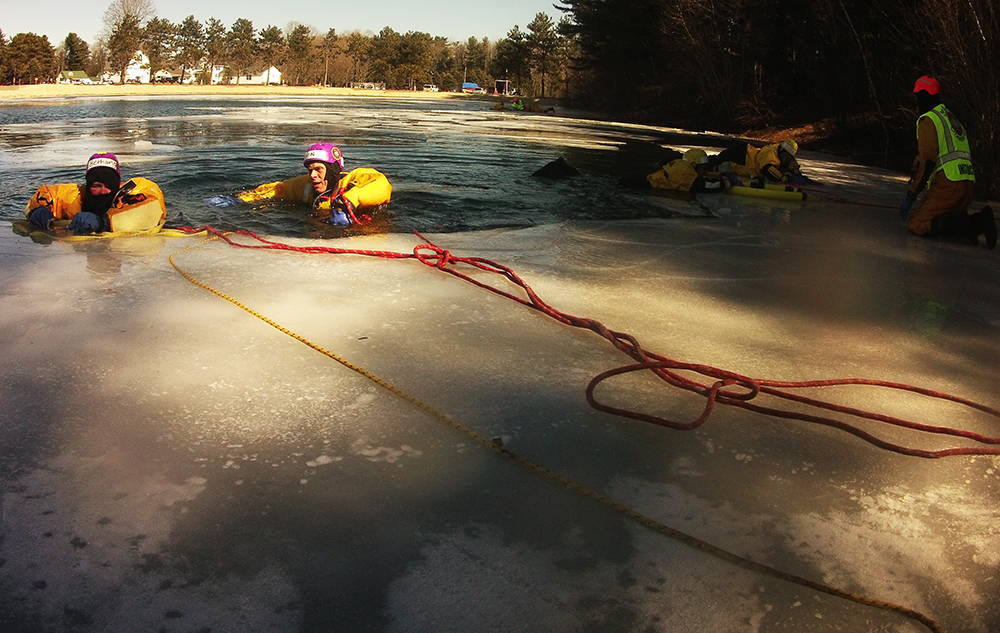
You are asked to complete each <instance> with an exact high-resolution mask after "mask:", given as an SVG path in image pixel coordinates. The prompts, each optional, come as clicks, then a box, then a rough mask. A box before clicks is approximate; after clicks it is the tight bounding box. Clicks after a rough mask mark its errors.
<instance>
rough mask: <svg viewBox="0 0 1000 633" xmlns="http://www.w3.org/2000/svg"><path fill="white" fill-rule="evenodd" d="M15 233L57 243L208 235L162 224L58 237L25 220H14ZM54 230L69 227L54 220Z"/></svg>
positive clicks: (65, 222) (66, 223)
mask: <svg viewBox="0 0 1000 633" xmlns="http://www.w3.org/2000/svg"><path fill="white" fill-rule="evenodd" d="M11 224H12V226H13V229H14V232H15V233H18V234H20V235H26V236H29V237H31V238H32V239H36V240H37V239H39V238H40V239H42V240H43V241H44V240H54V241H59V242H88V241H91V240H106V239H110V238H113V237H136V236H139V235H158V236H160V237H194V236H205V235H208V231H199V232H197V233H187V232H185V231H180V230H178V229H165V228H163V224H162V223H161V224H158V225H157V226H154V227H151V228H148V229H145V230H143V231H107V232H104V233H94V234H91V235H59V234H57V233H54V232H52V231H42V230H39V229H38V228H36V227H34V226H32V225H31V224H29V223H28V221H27V220H14V221H13V222H12V223H11ZM52 225H53V226H54V227H56V228H65V227H66V226H68V225H69V220H56V221H54V222H53V223H52Z"/></svg>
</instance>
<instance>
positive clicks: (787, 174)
mask: <svg viewBox="0 0 1000 633" xmlns="http://www.w3.org/2000/svg"><path fill="white" fill-rule="evenodd" d="M798 152H799V144H798V143H797V142H796V141H795V140H794V139H785V140H784V141H781V142H780V143H771V144H770V145H765V146H763V147H755V146H753V145H750V144H749V143H740V144H739V145H734V146H733V147H727V148H726V149H724V150H722V151H721V152H719V154H718V156H717V157H716V158H715V162H716V163H717V164H718V165H719V171H721V172H722V173H724V174H726V175H727V176H728V178H729V180H730V181H732V183H733V184H738V183H737V180H738V179H740V178H741V177H742V178H746V179H749V181H750V182H749V183H746V184H750V185H751V186H754V185H763V183H765V182H774V183H785V184H792V185H802V184H806V183H808V182H809V178H808V177H806V176H805V175H803V174H802V169H801V168H800V167H799V163H798V161H797V160H796V159H795V155H796V154H798Z"/></svg>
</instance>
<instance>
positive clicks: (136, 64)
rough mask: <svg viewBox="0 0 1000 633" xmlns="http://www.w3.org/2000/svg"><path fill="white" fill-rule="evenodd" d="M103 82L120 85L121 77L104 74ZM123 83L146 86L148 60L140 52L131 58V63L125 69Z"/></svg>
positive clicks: (147, 80)
mask: <svg viewBox="0 0 1000 633" xmlns="http://www.w3.org/2000/svg"><path fill="white" fill-rule="evenodd" d="M102 78H103V79H104V81H109V82H111V83H115V84H117V83H121V76H120V75H119V74H118V73H104V75H103V77H102ZM125 83H127V84H148V83H149V58H148V57H146V54H145V53H143V52H142V51H139V52H137V53H136V54H135V56H134V57H132V61H130V62H129V63H128V66H126V67H125Z"/></svg>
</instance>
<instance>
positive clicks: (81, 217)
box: [24, 152, 167, 235]
mask: <svg viewBox="0 0 1000 633" xmlns="http://www.w3.org/2000/svg"><path fill="white" fill-rule="evenodd" d="M24 215H25V217H27V219H28V222H29V223H30V224H31V226H32V227H33V228H35V229H40V230H42V231H49V230H52V229H55V228H62V226H65V224H66V221H67V220H68V221H69V223H68V224H69V226H68V227H67V228H68V229H69V230H70V231H72V232H73V233H74V234H76V235H86V234H89V233H105V232H108V233H131V232H138V231H148V230H151V229H157V228H158V227H160V226H162V225H163V222H164V221H165V220H166V217H167V210H166V206H165V205H164V202H163V192H161V191H160V188H159V187H158V186H157V184H156V183H155V182H153V181H151V180H147V179H145V178H131V179H129V180H128V181H126V182H125V184H121V164H120V163H119V161H118V157H117V156H115V155H114V154H112V153H110V152H102V153H99V154H94V155H92V156H91V157H90V158H89V159H88V160H87V169H86V172H85V175H84V184H82V185H76V184H59V185H42V186H41V187H39V188H38V191H36V192H35V195H33V196H31V199H30V200H28V203H27V204H26V205H25V207H24Z"/></svg>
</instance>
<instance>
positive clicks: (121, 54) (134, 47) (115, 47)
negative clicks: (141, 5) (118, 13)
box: [108, 15, 142, 83]
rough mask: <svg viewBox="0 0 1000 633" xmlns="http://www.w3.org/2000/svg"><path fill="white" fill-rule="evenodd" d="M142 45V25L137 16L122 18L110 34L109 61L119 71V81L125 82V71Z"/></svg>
mask: <svg viewBox="0 0 1000 633" xmlns="http://www.w3.org/2000/svg"><path fill="white" fill-rule="evenodd" d="M141 45H142V27H141V26H140V25H139V20H138V18H136V17H135V16H131V15H127V16H125V17H123V18H122V19H121V21H120V22H118V23H117V24H116V25H115V26H114V27H112V30H111V33H110V35H109V36H108V63H109V64H110V65H111V68H113V69H114V70H115V72H117V73H118V82H119V83H125V71H126V70H127V69H128V65H129V64H130V63H132V61H133V60H134V59H135V56H136V53H138V52H139V47H140V46H141Z"/></svg>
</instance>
